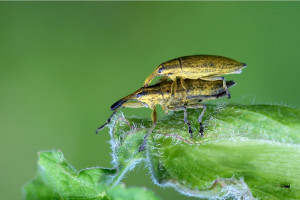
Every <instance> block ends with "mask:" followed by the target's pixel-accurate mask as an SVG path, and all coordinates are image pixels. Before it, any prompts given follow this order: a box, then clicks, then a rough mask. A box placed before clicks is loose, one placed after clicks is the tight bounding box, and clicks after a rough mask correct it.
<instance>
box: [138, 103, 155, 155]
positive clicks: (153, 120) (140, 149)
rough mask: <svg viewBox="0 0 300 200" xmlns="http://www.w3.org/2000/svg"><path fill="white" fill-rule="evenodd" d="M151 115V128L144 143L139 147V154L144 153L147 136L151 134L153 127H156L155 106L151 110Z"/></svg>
mask: <svg viewBox="0 0 300 200" xmlns="http://www.w3.org/2000/svg"><path fill="white" fill-rule="evenodd" d="M152 109H153V111H152V114H151V118H152V126H151V128H150V129H149V130H148V132H147V134H146V135H145V137H144V141H143V143H142V145H141V146H140V147H139V152H141V151H144V150H145V146H146V143H147V139H148V136H149V135H150V134H151V133H152V131H153V130H154V128H155V126H156V120H157V113H156V108H155V106H154V107H153V108H152Z"/></svg>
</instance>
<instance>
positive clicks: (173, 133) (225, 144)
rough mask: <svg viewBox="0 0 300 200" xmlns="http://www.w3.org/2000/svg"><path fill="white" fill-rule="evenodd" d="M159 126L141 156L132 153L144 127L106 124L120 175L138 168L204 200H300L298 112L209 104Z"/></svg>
mask: <svg viewBox="0 0 300 200" xmlns="http://www.w3.org/2000/svg"><path fill="white" fill-rule="evenodd" d="M200 113H201V110H188V119H189V121H190V123H191V124H192V129H193V131H194V137H193V138H190V134H189V133H188V127H187V126H186V124H184V121H183V112H174V113H172V114H169V115H167V116H166V117H165V118H164V119H159V120H158V123H157V126H156V127H155V129H154V131H153V132H152V134H151V135H150V137H149V139H148V143H147V146H146V150H145V151H144V152H141V153H139V152H138V147H139V146H140V145H141V144H142V142H143V137H144V135H145V134H146V133H147V131H148V129H149V127H150V126H151V121H150V120H145V119H137V118H132V117H124V116H123V114H122V113H121V112H120V113H118V114H117V115H116V116H115V117H114V118H113V119H112V122H111V124H109V128H110V135H111V138H112V140H111V144H112V149H113V159H114V163H115V167H116V169H118V170H119V171H120V172H121V173H119V174H118V175H117V176H115V177H114V181H115V182H118V181H119V180H120V179H121V178H122V176H123V174H124V173H126V172H127V171H128V170H131V169H133V167H134V166H135V165H136V164H137V163H139V162H141V161H144V162H145V163H146V165H147V166H148V168H149V170H150V172H151V174H152V179H153V181H154V183H156V184H158V185H161V186H171V187H174V188H175V189H177V190H178V191H179V192H181V193H183V194H186V195H188V196H195V197H199V198H208V199H256V198H258V199H300V167H299V166H300V110H299V109H295V108H290V107H286V106H278V105H249V106H243V105H207V111H206V113H205V115H204V118H203V124H204V126H205V131H204V137H201V136H200V135H199V134H198V131H199V123H198V122H197V119H198V116H199V115H200Z"/></svg>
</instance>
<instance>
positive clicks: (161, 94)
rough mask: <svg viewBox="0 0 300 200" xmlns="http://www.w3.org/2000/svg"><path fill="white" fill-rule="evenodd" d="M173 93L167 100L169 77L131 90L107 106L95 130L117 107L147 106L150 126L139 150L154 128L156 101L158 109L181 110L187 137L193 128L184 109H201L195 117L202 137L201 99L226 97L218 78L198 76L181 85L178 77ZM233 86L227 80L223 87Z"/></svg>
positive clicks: (169, 92) (101, 127)
mask: <svg viewBox="0 0 300 200" xmlns="http://www.w3.org/2000/svg"><path fill="white" fill-rule="evenodd" d="M176 81H177V85H178V87H177V88H176V93H175V96H174V97H173V98H172V100H171V101H170V102H169V103H168V101H169V99H170V98H171V97H172V94H171V91H170V88H171V85H172V84H173V81H172V80H169V81H163V82H160V83H158V84H155V85H152V86H149V87H142V88H140V89H138V90H137V91H135V92H134V93H132V94H130V95H128V96H126V97H124V98H122V99H120V100H119V101H117V102H116V103H114V104H113V105H112V106H111V110H112V111H114V112H113V114H112V115H111V116H110V117H109V118H108V120H107V122H106V123H105V124H103V125H102V126H100V127H99V128H98V129H97V131H96V132H97V133H98V131H100V130H102V129H103V128H104V127H105V126H106V125H107V124H108V123H109V122H110V120H111V118H112V117H113V116H114V115H115V113H116V112H117V110H118V109H120V108H124V107H127V108H141V107H147V108H151V109H152V114H151V118H152V127H151V128H150V129H149V131H148V133H147V134H146V135H145V137H144V142H143V144H142V145H141V146H140V148H139V151H143V150H144V147H145V144H146V141H147V138H148V136H149V134H150V133H151V132H152V130H153V129H154V127H155V125H156V122H157V113H156V107H155V106H156V105H157V104H160V105H161V107H162V109H163V110H165V109H169V110H173V111H179V110H183V111H184V123H185V124H187V126H188V130H189V133H190V135H191V137H193V131H192V128H191V125H190V123H189V121H188V117H187V108H193V109H198V108H202V109H203V110H202V112H201V114H200V115H199V117H198V122H199V124H200V130H199V133H200V134H201V136H203V125H202V117H203V116H204V113H205V110H206V106H205V104H202V103H201V102H203V101H207V100H212V99H217V98H221V97H225V96H226V90H225V89H224V87H223V81H222V80H216V81H205V80H201V79H186V80H185V83H184V84H185V87H183V85H182V82H181V81H180V80H179V79H178V80H176ZM234 85H235V82H234V81H227V82H226V86H227V87H228V88H229V87H232V86H234ZM183 95H186V101H185V102H182V101H181V98H182V96H183Z"/></svg>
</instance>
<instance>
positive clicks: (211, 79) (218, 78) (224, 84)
mask: <svg viewBox="0 0 300 200" xmlns="http://www.w3.org/2000/svg"><path fill="white" fill-rule="evenodd" d="M200 79H202V80H207V81H216V80H222V81H223V88H224V89H225V91H226V94H227V97H228V99H230V98H231V96H230V92H229V90H228V87H227V85H226V80H225V78H224V77H223V76H220V77H201V78H200Z"/></svg>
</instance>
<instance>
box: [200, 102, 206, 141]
mask: <svg viewBox="0 0 300 200" xmlns="http://www.w3.org/2000/svg"><path fill="white" fill-rule="evenodd" d="M200 105H201V106H202V108H203V110H202V112H201V114H200V115H199V117H198V122H199V124H200V130H199V133H200V134H201V137H203V129H204V128H203V124H202V118H203V116H204V113H205V111H206V105H205V104H200Z"/></svg>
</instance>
